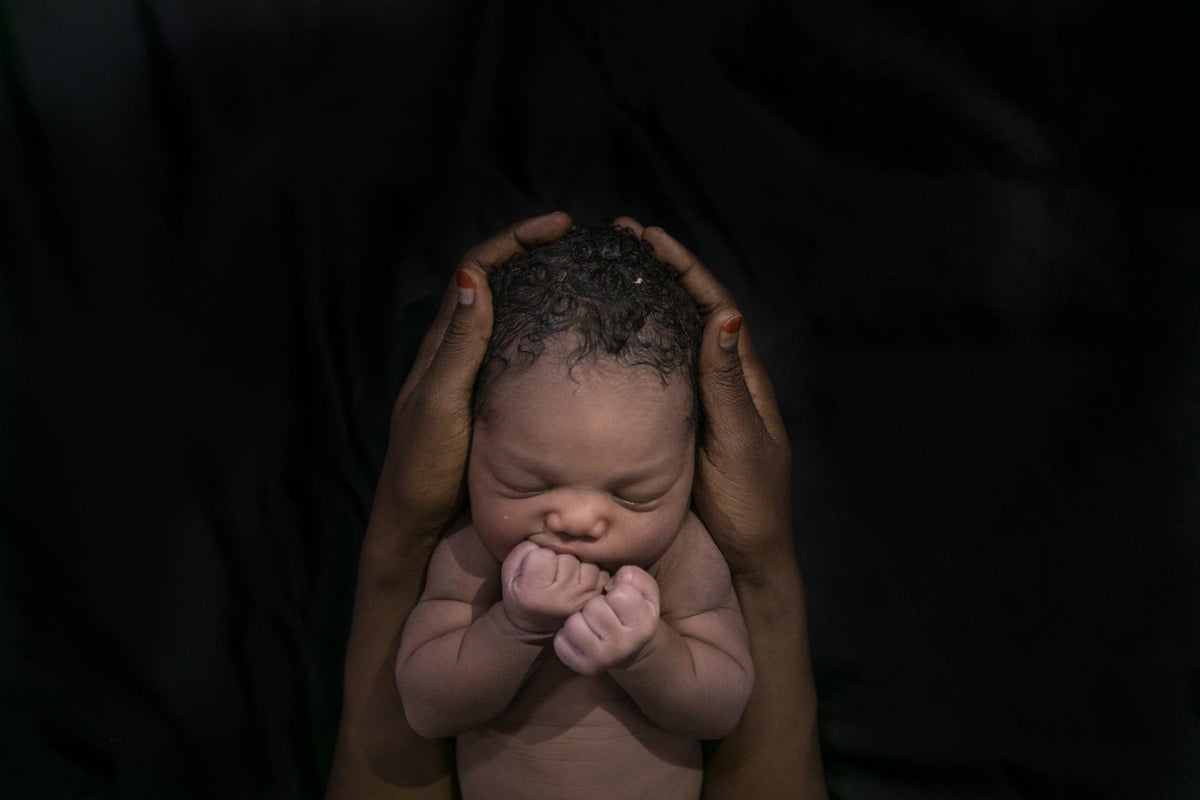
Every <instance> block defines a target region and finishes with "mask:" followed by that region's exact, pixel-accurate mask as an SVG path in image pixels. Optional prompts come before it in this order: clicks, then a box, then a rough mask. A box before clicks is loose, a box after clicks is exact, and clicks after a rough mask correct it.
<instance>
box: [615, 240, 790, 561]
mask: <svg viewBox="0 0 1200 800" xmlns="http://www.w3.org/2000/svg"><path fill="white" fill-rule="evenodd" d="M614 224H616V225H620V226H622V227H627V228H631V229H632V230H633V231H634V232H635V233H637V234H638V235H639V236H641V238H642V239H643V240H645V241H647V242H649V243H650V244H651V246H652V247H653V248H654V255H655V256H656V257H657V258H658V259H659V260H660V261H663V262H664V263H666V264H668V265H670V266H672V267H674V268H675V269H676V270H677V271H678V273H679V281H680V283H681V284H682V286H683V287H684V288H685V289H687V291H688V293H689V294H691V295H692V298H693V299H694V300H695V301H696V305H697V306H698V307H699V309H700V314H701V316H702V318H703V320H704V336H703V340H702V342H701V346H700V368H699V372H700V376H699V385H700V405H701V408H702V409H703V413H704V430H703V432H702V435H701V437H700V442H699V454H698V458H697V460H696V477H695V482H694V484H693V487H692V495H693V501H694V503H695V505H696V511H697V513H698V514H699V516H700V518H701V519H702V520H704V524H705V526H707V527H708V530H709V532H710V533H711V534H712V535H713V538H714V539H715V540H716V542H717V545H718V546H719V547H720V548H721V552H722V554H723V555H724V556H725V560H726V561H728V562H729V567H730V570H731V572H732V573H733V574H734V576H735V577H737V578H738V579H739V580H741V581H743V582H745V581H749V580H758V579H761V577H762V571H763V569H764V568H771V567H773V566H774V565H775V564H777V563H779V561H780V560H784V561H790V562H794V559H795V556H794V547H793V544H792V535H791V533H792V523H791V519H792V508H791V468H792V450H791V445H790V444H789V442H788V436H787V431H786V430H784V427H783V419H782V418H781V417H780V414H779V406H778V404H777V402H776V400H775V390H774V388H773V387H772V386H771V379H770V378H769V377H768V376H767V373H766V370H764V369H763V365H762V362H761V361H759V359H758V355H757V354H756V353H755V351H754V345H753V344H752V343H751V341H750V332H749V330H748V329H747V326H746V325H745V324H744V321H743V318H742V315H741V313H740V312H739V311H738V309H737V305H736V304H735V303H734V300H733V297H732V295H730V294H729V292H728V291H726V289H725V287H723V286H722V285H721V284H720V283H719V282H718V281H717V279H716V278H714V277H713V275H712V273H711V272H709V270H708V269H707V268H706V267H705V266H704V265H703V264H702V263H700V261H699V260H698V259H697V258H696V256H695V255H693V254H692V253H691V251H689V250H688V249H687V248H686V247H684V246H683V245H681V244H680V243H679V242H677V241H676V240H675V239H674V238H673V237H671V236H670V234H668V233H667V232H666V231H664V230H663V229H662V228H658V227H650V228H643V227H642V225H641V224H639V223H638V222H637V220H634V219H633V218H631V217H620V218H618V219H617V220H616V221H615V222H614Z"/></svg>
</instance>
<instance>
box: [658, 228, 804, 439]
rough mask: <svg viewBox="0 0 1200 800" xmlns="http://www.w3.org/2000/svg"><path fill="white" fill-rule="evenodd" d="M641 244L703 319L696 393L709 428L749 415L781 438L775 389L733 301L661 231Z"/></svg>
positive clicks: (693, 258)
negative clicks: (670, 272)
mask: <svg viewBox="0 0 1200 800" xmlns="http://www.w3.org/2000/svg"><path fill="white" fill-rule="evenodd" d="M642 238H643V239H646V240H647V241H649V242H650V244H651V245H652V246H653V247H654V255H655V256H656V257H657V258H658V259H659V260H660V261H663V262H664V263H666V264H669V265H670V266H672V267H674V268H675V270H676V271H677V272H678V273H679V283H680V285H682V286H683V288H684V289H686V290H687V291H688V293H689V294H690V295H691V296H692V299H693V300H695V301H696V305H697V306H698V307H699V308H700V312H701V314H703V315H704V318H705V320H704V322H705V329H704V339H703V341H702V343H701V351H700V389H701V404H702V405H704V410H705V414H706V415H707V416H708V419H709V420H710V422H712V421H714V420H717V421H720V420H724V421H725V422H726V423H728V424H739V420H738V418H739V417H741V416H743V415H747V414H748V412H750V411H751V410H752V409H753V411H756V412H757V413H758V416H759V417H760V418H761V419H762V421H763V423H764V424H765V425H766V426H767V429H768V430H769V431H770V432H771V434H772V435H773V436H776V437H782V436H783V435H784V433H783V422H782V420H781V419H780V416H779V407H778V404H777V402H776V399H775V389H774V387H773V386H772V385H771V379H770V378H769V377H768V376H767V373H766V370H764V369H763V366H762V362H761V361H759V359H758V354H757V353H756V352H755V350H754V346H753V344H752V343H751V341H750V336H749V334H748V333H747V332H746V331H745V325H744V320H743V319H742V315H741V313H740V312H739V311H738V309H737V304H736V303H735V302H734V300H733V295H731V294H730V293H729V291H728V290H727V289H726V288H725V287H724V286H723V285H722V284H721V282H720V281H718V280H717V279H716V277H714V276H713V274H712V273H711V272H710V271H709V269H708V267H706V266H704V264H703V263H702V262H701V261H700V259H698V258H697V257H696V255H695V254H694V253H692V251H691V250H688V249H687V248H686V247H684V246H683V245H682V244H680V243H679V241H678V240H676V239H675V238H674V237H673V236H671V235H670V234H669V233H667V232H666V231H665V230H663V229H662V228H659V227H657V226H655V227H650V228H646V229H645V231H644V232H643V234H642ZM705 384H708V385H707V386H706V385H705ZM706 395H707V398H708V399H707V400H706V399H705V396H706ZM747 400H751V401H752V402H750V403H747V402H746V401H747ZM742 424H744V425H750V424H752V420H750V419H748V418H747V419H746V420H744V421H742Z"/></svg>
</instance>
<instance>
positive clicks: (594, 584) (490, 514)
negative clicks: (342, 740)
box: [396, 355, 753, 800]
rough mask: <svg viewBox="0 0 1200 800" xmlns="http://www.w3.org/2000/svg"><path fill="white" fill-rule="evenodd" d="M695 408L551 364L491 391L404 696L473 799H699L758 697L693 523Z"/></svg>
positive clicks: (715, 570)
mask: <svg viewBox="0 0 1200 800" xmlns="http://www.w3.org/2000/svg"><path fill="white" fill-rule="evenodd" d="M694 454H695V450H694V437H693V420H692V398H691V390H690V387H689V386H688V385H687V383H686V382H685V381H683V380H681V379H674V380H670V381H667V382H665V383H664V382H663V381H662V380H661V379H660V377H659V376H658V374H657V373H649V372H646V371H644V370H641V369H638V368H629V367H618V366H615V365H604V364H580V365H576V366H575V368H574V369H572V370H570V371H568V369H567V366H566V365H565V364H564V363H563V362H562V361H561V360H558V359H555V358H553V357H551V356H550V355H543V357H542V358H541V359H540V360H539V361H538V362H537V363H535V364H534V365H533V366H532V367H530V368H528V369H527V370H524V371H521V372H519V373H517V374H516V375H514V376H508V375H505V376H502V378H501V379H500V380H498V381H497V382H496V383H495V384H494V385H493V387H492V388H491V396H490V397H489V398H488V402H487V403H486V412H485V413H484V414H482V415H481V416H480V417H479V418H478V419H477V420H476V424H475V433H474V438H473V441H472V450H471V456H470V464H469V470H468V485H469V487H470V493H471V517H470V518H469V519H467V520H464V521H463V522H462V523H461V524H460V526H458V527H457V529H455V530H454V531H452V532H451V533H449V534H448V535H447V536H446V537H445V538H444V539H443V540H442V541H441V542H440V543H439V545H438V547H437V549H436V551H435V552H434V555H433V558H432V560H431V561H430V565H429V570H428V574H427V578H426V586H425V589H424V592H423V594H422V597H421V601H420V603H419V604H418V605H417V607H416V609H415V610H414V611H413V613H412V615H411V616H410V617H409V620H408V623H407V624H406V626H405V629H404V633H403V636H402V641H401V645H400V652H399V654H398V657H397V662H396V679H397V684H398V686H399V688H400V691H401V695H402V698H403V700H404V707H405V713H406V715H407V717H408V719H409V722H410V724H411V725H412V727H413V729H414V730H415V731H417V732H418V733H420V734H421V735H424V736H428V737H443V736H457V737H458V739H457V752H458V774H459V781H460V786H461V788H462V792H463V796H464V797H466V798H468V800H470V799H471V798H484V797H502V798H521V797H538V798H543V797H547V796H553V797H559V796H561V797H572V798H589V797H597V798H599V797H603V798H605V799H606V800H612V798H613V797H614V796H615V797H629V798H638V797H653V798H656V800H668V798H693V799H694V798H696V797H698V796H699V794H700V787H701V780H702V771H701V770H702V762H701V752H700V740H702V739H715V738H720V737H721V736H724V735H725V734H727V733H728V732H729V731H730V730H732V729H733V727H734V726H735V725H736V724H737V721H738V719H739V717H740V715H741V712H742V709H743V708H744V706H745V703H746V701H747V699H748V697H749V694H750V689H751V686H752V683H753V668H752V665H751V661H750V653H749V644H748V637H747V632H746V628H745V623H744V620H743V618H742V615H741V610H740V607H739V606H738V602H737V596H736V595H735V593H734V591H733V587H732V583H731V581H730V576H729V569H728V567H727V565H726V564H725V561H724V559H723V558H722V557H721V554H720V551H719V550H718V549H717V547H716V545H715V544H714V543H713V541H712V538H711V537H710V536H709V534H708V532H707V531H706V530H705V528H704V526H703V525H702V523H701V522H700V521H699V519H697V518H696V517H695V515H693V514H692V513H691V512H690V511H689V501H690V496H691V479H692V470H693V467H694V457H695V455H694Z"/></svg>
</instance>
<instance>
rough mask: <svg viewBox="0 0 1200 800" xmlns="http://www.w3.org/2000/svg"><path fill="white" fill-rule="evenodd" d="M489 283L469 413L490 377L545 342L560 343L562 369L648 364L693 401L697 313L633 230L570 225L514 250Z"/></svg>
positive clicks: (530, 356)
mask: <svg viewBox="0 0 1200 800" xmlns="http://www.w3.org/2000/svg"><path fill="white" fill-rule="evenodd" d="M488 283H489V285H490V286H491V290H492V305H493V308H494V317H495V320H494V322H493V326H492V338H491V341H490V342H489V343H488V348H487V353H486V354H485V355H484V359H483V364H482V366H481V367H480V369H479V377H478V380H477V381H476V384H475V413H476V415H480V414H483V413H485V408H484V400H485V397H486V394H487V392H486V390H487V386H488V384H489V383H490V382H491V381H492V380H493V379H494V378H495V377H497V376H498V375H500V374H502V373H505V372H507V371H509V370H512V369H518V370H520V369H527V368H529V367H530V366H532V365H533V363H534V362H536V361H537V359H538V358H539V357H540V356H541V355H542V353H543V352H544V351H545V349H546V346H547V345H548V344H549V343H551V342H563V343H566V344H567V346H568V350H567V352H566V362H567V369H568V373H569V372H570V370H572V369H574V367H575V366H576V365H577V364H579V363H580V362H581V361H584V360H592V361H596V360H601V359H608V360H611V361H613V362H615V363H617V364H620V365H622V366H628V367H634V366H647V367H651V368H653V369H654V370H656V371H657V372H658V375H659V378H660V379H661V380H662V381H663V384H664V385H665V384H666V382H667V379H668V378H669V377H670V376H672V375H674V374H681V375H683V376H685V377H686V379H687V380H688V383H689V385H690V386H691V388H692V397H693V405H694V406H695V405H696V403H695V398H696V359H697V355H698V353H699V349H700V333H701V323H700V314H699V311H698V310H697V308H696V303H695V301H693V300H692V298H691V296H690V295H689V294H688V293H687V291H686V290H684V288H683V287H682V286H680V285H679V280H678V277H677V275H676V272H675V270H673V269H672V268H671V267H669V266H667V265H666V264H663V263H662V262H661V261H659V260H658V259H656V258H655V257H654V252H653V249H652V248H651V247H650V244H649V243H648V242H644V241H642V240H641V239H639V238H638V237H637V235H636V234H635V233H634V232H633V231H631V230H629V229H627V228H614V227H609V226H601V225H595V226H576V227H574V228H572V229H571V230H570V231H569V232H567V234H566V235H565V236H563V237H562V238H561V239H557V240H555V241H553V242H549V243H547V244H544V245H540V246H538V247H534V248H532V249H530V250H528V251H526V252H523V253H520V254H518V255H516V256H513V257H512V258H511V259H509V260H508V261H506V262H505V263H504V264H502V265H500V266H499V267H497V268H496V270H495V272H493V273H492V275H491V277H490V278H489V280H488ZM564 334H566V335H569V336H570V338H563V337H564ZM695 417H696V414H695V409H694V410H693V420H694V419H695Z"/></svg>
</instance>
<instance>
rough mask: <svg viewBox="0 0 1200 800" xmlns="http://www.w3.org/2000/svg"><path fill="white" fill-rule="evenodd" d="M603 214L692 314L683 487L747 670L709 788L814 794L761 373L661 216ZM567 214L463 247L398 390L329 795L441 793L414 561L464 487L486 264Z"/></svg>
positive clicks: (804, 655) (811, 710) (460, 502)
mask: <svg viewBox="0 0 1200 800" xmlns="http://www.w3.org/2000/svg"><path fill="white" fill-rule="evenodd" d="M615 224H617V225H619V226H622V227H626V228H629V229H631V230H632V231H634V232H635V233H636V234H637V235H638V236H640V237H641V238H642V239H643V240H644V241H646V242H649V243H650V245H651V246H652V247H653V249H654V254H655V256H656V257H657V258H658V259H660V260H661V261H663V262H665V263H667V264H669V265H671V266H672V267H674V268H675V269H676V270H678V272H679V274H680V282H681V284H682V286H683V287H684V288H685V289H686V290H687V291H688V292H689V293H690V294H691V295H692V297H693V298H694V299H695V301H696V303H697V305H698V307H699V309H700V312H701V314H702V316H703V319H704V334H703V340H702V343H701V350H700V357H699V394H700V401H701V407H702V410H703V424H704V428H703V430H702V431H701V432H700V436H699V448H698V451H697V463H696V469H695V479H694V486H693V499H694V505H695V508H696V510H697V513H698V514H699V516H700V517H701V519H702V520H703V522H704V523H705V524H706V525H707V527H708V529H709V531H710V532H711V534H712V536H713V538H714V540H715V541H716V543H717V544H718V546H719V547H720V549H721V552H722V554H723V555H724V556H725V558H726V560H727V561H728V563H729V566H730V570H731V573H732V576H733V581H734V587H735V589H736V591H737V594H738V597H739V600H740V601H741V604H742V609H743V612H744V614H745V617H746V624H747V627H748V629H749V632H750V639H751V648H752V651H753V657H754V661H755V664H756V671H757V676H758V677H757V683H756V685H755V688H754V692H753V695H752V696H751V700H750V703H749V705H748V706H747V707H746V710H745V712H744V714H743V717H742V722H741V723H740V724H739V726H738V727H737V729H736V730H734V732H733V733H732V734H731V735H729V736H728V737H726V738H725V739H724V740H721V742H720V743H718V744H717V745H716V746H715V747H713V748H711V749H710V751H709V753H708V755H707V760H706V764H705V790H704V791H705V796H706V797H724V796H730V797H733V796H740V797H744V796H755V797H775V796H779V797H824V796H825V791H824V786H823V779H822V776H821V768H820V761H819V754H818V750H817V744H816V731H815V718H816V715H815V708H816V700H815V692H814V689H813V686H812V678H811V671H810V666H809V663H808V652H807V642H806V639H807V635H806V631H805V625H804V609H803V592H802V587H801V583H800V577H799V572H798V570H797V569H796V565H795V560H794V554H793V547H792V538H791V533H792V532H791V509H790V449H789V445H788V441H787V436H786V433H785V431H784V429H783V424H782V420H781V418H780V415H779V410H778V407H777V405H776V401H775V396H774V392H773V389H772V387H771V384H770V381H769V379H768V378H767V376H766V374H765V372H764V370H763V368H762V365H761V363H760V362H759V361H758V358H757V356H756V355H755V353H754V349H753V347H752V345H751V342H750V339H749V336H748V333H747V328H746V326H744V325H743V324H742V317H741V315H740V314H739V312H738V311H737V308H736V306H735V305H734V303H733V299H732V298H731V297H730V295H729V294H728V292H726V291H725V289H724V288H723V287H722V286H721V285H720V284H719V283H718V282H717V281H716V280H715V279H714V278H713V276H712V274H711V273H710V272H709V271H708V270H707V269H706V268H705V267H704V266H703V265H702V264H701V263H700V262H699V261H698V260H697V259H696V258H695V256H694V255H692V254H691V253H690V252H689V251H688V250H687V249H686V248H684V247H683V246H682V245H680V244H679V243H678V242H677V241H675V239H673V238H672V237H671V236H670V235H668V234H667V233H666V232H665V231H663V230H662V229H661V228H655V227H651V228H643V226H641V225H640V224H639V223H637V222H636V221H635V220H633V219H631V218H628V217H622V218H619V219H618V220H617V221H616V223H615ZM570 227H571V219H570V217H569V216H568V215H566V214H565V213H562V212H555V213H552V214H547V215H544V216H540V217H534V218H531V219H527V220H524V221H521V222H518V223H516V224H514V225H512V226H510V227H508V228H506V229H505V230H503V231H501V232H500V233H498V234H496V235H495V236H493V237H491V238H490V239H488V240H486V241H484V242H482V243H481V244H479V245H477V246H476V247H474V248H472V249H471V250H470V251H469V252H468V253H467V254H466V255H465V256H464V257H463V259H462V261H461V262H460V264H459V267H458V269H457V270H456V272H455V275H454V276H453V278H452V279H451V281H450V283H449V286H448V287H447V290H446V292H445V295H444V297H443V301H442V304H441V307H440V309H439V311H438V314H437V317H436V318H435V320H434V322H433V324H432V326H431V328H430V330H429V332H428V334H427V335H426V337H425V339H424V340H423V342H422V344H421V347H420V350H419V352H418V355H417V358H416V361H415V363H414V365H413V368H412V371H411V373H410V374H409V376H408V378H407V380H406V381H405V382H404V385H403V387H402V388H401V390H400V394H399V396H398V398H397V400H396V404H395V407H394V410H393V413H392V421H391V422H392V424H391V433H390V438H389V444H388V451H387V455H386V457H385V460H384V465H383V470H382V474H381V477H380V481H379V485H378V488H377V491H376V497H375V501H374V504H373V508H372V512H371V517H370V520H369V522H368V526H367V532H366V535H365V538H364V542H363V550H362V555H361V558H360V565H359V576H358V584H357V590H356V599H355V610H354V618H353V623H352V627H351V633H350V640H349V643H348V646H347V653H346V666H345V677H344V700H343V713H342V723H341V728H340V731H339V736H338V744H337V750H336V753H335V757H334V764H333V768H332V774H331V780H330V785H329V790H328V795H327V796H328V797H330V798H355V799H356V800H357V799H358V798H370V797H379V798H385V797H431V798H433V797H438V798H443V797H450V796H452V792H453V763H454V762H453V752H452V748H451V747H450V746H449V744H448V742H447V741H446V740H442V741H430V740H426V739H422V738H420V737H418V736H416V734H414V733H413V731H412V729H411V728H410V727H409V725H408V723H407V721H406V719H405V715H404V710H403V708H402V706H401V702H400V698H399V695H398V693H397V690H396V686H395V683H394V681H393V660H394V658H395V653H396V649H397V645H398V642H399V638H400V632H401V630H402V628H403V627H404V623H405V620H406V618H407V616H408V614H409V613H410V612H411V610H412V608H413V607H414V606H415V604H416V602H417V599H418V596H419V593H420V588H421V583H422V578H423V574H424V569H425V564H426V563H427V562H428V560H429V557H430V554H431V553H432V551H433V549H434V547H435V545H436V544H437V540H438V537H439V536H440V535H441V534H442V533H443V532H444V531H445V529H446V528H447V527H448V526H449V525H450V523H451V522H452V521H453V520H454V519H455V518H456V517H457V516H458V515H459V514H460V512H461V511H462V509H463V507H464V504H465V475H466V466H467V457H468V453H469V450H470V441H471V428H472V410H471V403H472V388H473V386H474V384H475V379H476V373H477V372H478V370H479V367H480V363H481V361H482V359H483V356H484V352H485V350H486V346H487V341H488V338H489V336H490V333H491V326H492V305H491V295H490V292H489V289H488V274H489V273H490V271H491V270H492V269H493V268H494V267H496V266H497V265H499V264H501V263H503V262H504V261H506V260H507V259H509V258H510V257H512V256H513V255H515V254H517V253H519V252H522V251H523V250H526V249H528V248H531V247H534V246H536V245H538V244H542V243H545V242H549V241H553V240H555V239H557V238H559V237H561V236H562V235H563V234H564V233H566V231H567V230H569V229H570Z"/></svg>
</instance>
